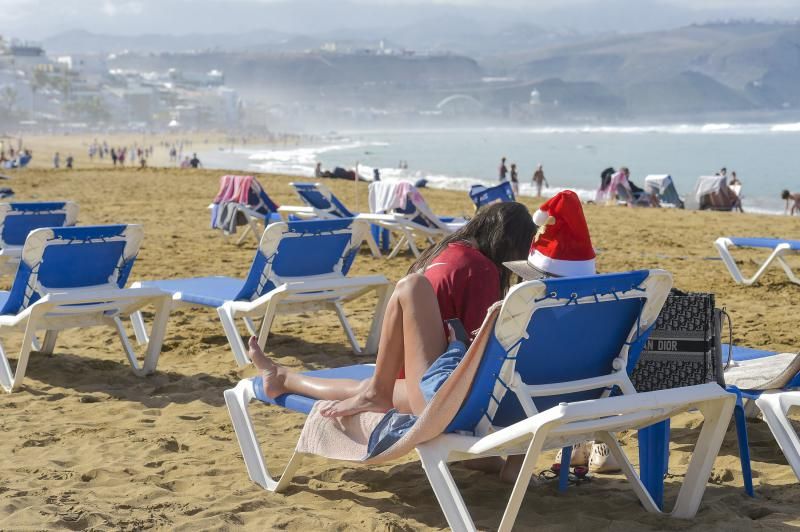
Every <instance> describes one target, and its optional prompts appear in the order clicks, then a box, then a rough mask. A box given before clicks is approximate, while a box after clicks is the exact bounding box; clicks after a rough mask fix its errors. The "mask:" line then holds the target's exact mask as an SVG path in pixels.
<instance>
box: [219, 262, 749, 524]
mask: <svg viewBox="0 0 800 532" xmlns="http://www.w3.org/2000/svg"><path fill="white" fill-rule="evenodd" d="M671 285H672V280H671V277H670V275H669V274H668V273H666V272H663V271H659V270H653V271H637V272H630V273H624V274H609V275H598V276H591V277H582V278H581V277H576V278H570V279H566V278H565V279H552V280H550V279H548V280H544V281H529V282H525V283H522V284H519V285H516V286H515V287H513V288H512V289H511V291H510V292H509V294H508V295H507V297H506V298H505V301H504V302H503V305H502V308H501V310H500V312H499V316H498V318H497V320H496V322H495V323H494V325H493V326H492V325H491V323H492V322H491V321H488V322H487V323H488V324H489V325H486V326H488V327H493V329H492V331H491V337H490V338H489V341H488V344H487V346H486V348H485V351H484V353H483V355H482V361H481V363H480V366H479V368H478V372H477V374H476V376H475V379H474V381H473V382H472V385H471V388H470V391H469V394H468V395H467V397H466V399H465V400H464V402H463V403H462V405H461V408H460V410H459V412H458V414H457V415H456V417H455V418H454V419H453V420H452V421H451V422H450V425H449V427H448V429H447V430H446V431H445V433H443V434H441V435H440V436H438V437H436V438H434V439H432V440H429V441H427V442H425V443H423V444H421V445H418V446H417V447H416V450H417V452H418V454H419V456H420V458H421V460H422V466H423V468H424V469H425V473H426V475H427V476H428V480H429V481H430V484H431V487H432V488H433V491H434V493H435V494H436V498H437V500H438V501H439V504H440V506H441V508H442V511H443V512H444V514H445V517H446V518H447V522H448V524H449V526H450V527H451V528H452V529H453V530H475V524H474V523H473V521H472V517H471V516H470V512H469V510H468V508H467V506H466V504H465V502H464V500H463V499H462V497H461V495H460V493H459V491H458V487H457V485H456V484H455V482H454V481H453V478H452V476H451V474H450V470H449V468H448V462H451V461H458V460H467V459H471V458H478V457H482V456H498V455H501V456H502V455H524V456H525V458H524V462H523V465H522V472H521V473H520V475H519V478H518V479H517V482H516V484H515V486H514V488H513V490H512V491H511V495H510V497H509V502H508V506H507V507H506V510H505V514H504V515H503V519H502V522H501V523H500V527H499V529H500V530H510V529H511V528H512V526H513V524H514V521H515V519H516V516H517V513H518V510H519V508H520V505H521V504H522V500H523V497H524V496H525V492H526V489H527V487H528V483H529V482H530V479H531V475H532V473H533V471H534V468H535V466H536V462H537V459H538V458H539V456H540V454H541V452H542V451H545V450H548V449H557V448H564V447H567V446H570V445H572V444H574V443H577V442H581V441H585V440H597V441H602V442H604V443H606V444H607V445H608V446H609V448H610V449H611V453H612V454H613V455H614V457H615V458H616V459H617V461H618V462H619V463H620V465H621V467H622V471H623V473H624V474H625V475H626V477H627V478H628V480H629V481H630V482H631V484H632V487H633V490H634V492H635V493H636V495H637V496H638V497H639V499H640V501H641V503H642V504H643V506H644V508H645V509H646V510H647V511H649V512H660V510H659V508H658V506H657V504H656V503H655V501H654V500H653V499H652V497H651V496H650V494H649V493H648V491H647V489H646V488H645V486H644V485H643V483H642V481H641V480H640V478H639V476H638V475H637V474H636V472H635V471H634V468H633V466H632V465H631V463H630V462H629V461H628V459H627V457H626V456H625V454H624V453H623V451H622V449H621V448H620V446H619V444H618V443H617V439H616V437H615V433H616V432H618V431H622V430H628V429H639V428H643V427H647V426H650V425H652V424H654V423H658V422H660V421H662V420H665V419H668V418H670V417H671V416H674V415H676V414H678V413H681V412H686V411H688V410H691V409H697V410H698V411H700V413H701V414H702V415H703V416H704V419H705V421H704V423H703V426H702V430H701V432H700V435H699V438H698V441H697V444H696V446H695V451H694V455H693V457H692V460H691V463H690V464H689V468H688V471H687V474H686V476H685V478H684V484H683V486H682V488H681V490H680V492H679V494H678V497H677V501H676V503H675V506H674V509H673V510H672V512H671V515H672V516H673V517H682V518H690V517H692V516H694V515H695V513H696V512H697V509H698V507H699V505H700V501H701V498H702V495H703V492H704V490H705V487H706V483H707V481H708V477H709V473H710V471H711V468H712V466H713V463H714V459H715V457H716V455H717V452H718V451H719V448H720V445H721V444H722V440H723V437H724V435H725V431H726V428H727V426H728V423H729V421H730V416H731V412H732V410H733V405H734V401H735V397H734V395H733V394H729V393H726V392H725V391H724V390H723V389H722V388H720V387H719V386H718V385H716V384H705V385H701V386H691V387H685V388H679V389H672V390H662V391H655V392H647V393H636V390H635V389H634V387H633V385H632V384H631V381H630V379H629V378H628V368H631V367H632V366H633V364H635V362H636V360H635V359H636V358H638V353H639V352H640V351H641V348H642V345H643V343H644V342H645V341H646V339H647V336H648V335H649V331H650V330H651V328H652V325H653V324H654V323H655V320H656V317H657V316H658V313H659V311H660V309H661V307H662V305H663V303H664V300H665V299H666V297H667V293H668V292H669V288H670V287H671ZM577 332H580V334H576V333H577ZM372 371H373V368H372V367H371V366H350V367H346V368H339V369H337V370H324V371H319V372H313V373H314V374H315V375H317V376H321V377H331V378H341V377H346V378H354V379H364V378H368V377H369V376H370V375H371V374H372ZM615 387H616V389H617V390H619V391H621V392H622V395H618V396H614V397H612V396H611V391H612V389H615ZM256 399H258V400H260V401H262V402H264V403H274V404H278V405H281V406H283V407H285V408H289V409H292V410H296V411H298V412H308V411H309V410H310V409H311V406H312V405H313V402H314V401H313V400H311V399H309V398H307V397H303V396H298V395H284V396H281V397H278V398H277V399H276V400H271V399H269V398H267V397H265V395H264V393H263V388H262V385H261V380H260V378H254V379H245V380H242V381H240V382H239V384H238V385H237V386H236V387H235V388H233V389H231V390H227V391H226V392H225V401H226V404H227V406H228V410H229V413H230V416H231V420H232V422H233V426H234V429H235V431H236V436H237V439H238V441H239V445H240V448H241V450H242V455H243V458H244V461H245V465H246V466H247V471H248V474H249V475H250V478H251V479H252V480H253V481H255V482H256V483H258V484H259V485H261V486H262V487H264V488H265V489H268V490H270V491H282V490H283V489H285V488H286V487H287V486H288V485H289V483H290V481H291V478H292V476H293V475H294V473H295V471H296V470H297V468H298V467H299V466H300V465H301V461H302V459H303V456H304V455H303V454H301V453H299V452H295V454H294V455H293V456H292V458H291V459H290V461H289V463H288V465H287V466H286V469H285V470H284V472H283V474H282V475H281V476H280V477H279V478H273V477H272V476H271V474H270V472H269V471H268V470H267V468H266V466H265V458H264V457H263V454H262V451H261V448H260V445H259V440H258V438H257V437H256V435H255V432H254V429H253V423H252V421H251V419H250V417H249V414H248V407H249V403H250V402H251V401H253V400H256ZM423 415H424V414H423ZM373 435H374V434H373ZM564 454H565V455H567V456H568V455H569V452H567V453H564Z"/></svg>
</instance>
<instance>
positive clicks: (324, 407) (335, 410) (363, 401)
mask: <svg viewBox="0 0 800 532" xmlns="http://www.w3.org/2000/svg"><path fill="white" fill-rule="evenodd" d="M392 406H393V405H392V398H391V396H390V397H388V398H384V397H381V396H380V395H379V394H376V393H375V392H373V391H372V390H368V389H367V390H363V391H361V392H359V393H357V394H356V395H354V396H353V397H350V398H348V399H343V400H341V401H324V402H321V403H320V406H319V413H320V414H322V416H323V417H344V416H352V415H354V414H358V413H360V412H381V413H383V412H387V411H389V410H390V409H391V408H392Z"/></svg>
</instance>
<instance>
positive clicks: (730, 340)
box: [719, 307, 733, 369]
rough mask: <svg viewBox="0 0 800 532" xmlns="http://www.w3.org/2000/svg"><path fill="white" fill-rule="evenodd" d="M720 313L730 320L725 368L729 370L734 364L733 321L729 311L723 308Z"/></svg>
mask: <svg viewBox="0 0 800 532" xmlns="http://www.w3.org/2000/svg"><path fill="white" fill-rule="evenodd" d="M719 312H720V314H722V315H723V316H725V318H726V319H727V320H728V361H727V362H725V368H724V369H728V367H729V366H730V365H731V362H733V320H731V315H730V314H728V311H727V310H725V307H722V308H721V309H720V311H719ZM721 326H722V324H721V323H720V327H721ZM720 332H722V331H720Z"/></svg>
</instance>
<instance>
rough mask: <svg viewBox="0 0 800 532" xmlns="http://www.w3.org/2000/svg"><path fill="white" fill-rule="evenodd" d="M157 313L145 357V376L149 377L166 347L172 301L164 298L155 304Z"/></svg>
mask: <svg viewBox="0 0 800 532" xmlns="http://www.w3.org/2000/svg"><path fill="white" fill-rule="evenodd" d="M155 307H156V312H155V315H154V316H153V326H152V328H151V329H150V339H149V340H148V342H147V348H146V350H145V355H144V366H143V370H144V373H145V375H149V374H151V373H153V372H154V371H155V370H156V366H157V365H158V357H159V356H160V355H161V347H162V346H163V345H164V338H165V336H166V334H167V323H168V322H169V313H170V311H171V310H172V299H171V298H164V299H162V300H161V301H159V302H157V303H156V304H155Z"/></svg>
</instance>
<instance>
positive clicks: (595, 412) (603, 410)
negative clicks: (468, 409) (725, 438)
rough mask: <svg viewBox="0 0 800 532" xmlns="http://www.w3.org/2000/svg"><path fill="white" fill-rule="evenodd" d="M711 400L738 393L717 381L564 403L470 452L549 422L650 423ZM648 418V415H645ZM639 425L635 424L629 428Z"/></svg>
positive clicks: (499, 433) (733, 398)
mask: <svg viewBox="0 0 800 532" xmlns="http://www.w3.org/2000/svg"><path fill="white" fill-rule="evenodd" d="M710 401H712V402H713V401H721V402H731V403H734V402H735V401H736V396H735V395H734V394H732V393H728V392H726V391H725V390H724V389H723V388H722V387H720V386H719V385H718V384H715V383H709V384H701V385H697V386H686V387H682V388H673V389H669V390H659V391H655V392H643V393H636V394H630V395H620V396H616V397H606V398H603V399H596V400H593V401H579V402H575V403H562V404H560V405H558V406H555V407H553V408H550V409H548V410H546V411H544V412H542V413H540V414H536V415H535V416H532V417H529V418H527V419H523V420H522V421H519V422H517V423H515V424H513V425H511V426H508V427H505V428H503V429H500V430H498V431H497V432H494V433H492V434H489V435H487V436H484V437H483V438H481V439H480V440H478V441H477V442H475V443H474V444H473V445H472V446H470V448H469V449H468V450H467V452H469V453H473V454H481V453H485V452H487V451H490V450H492V449H495V448H497V447H502V446H504V445H506V444H508V443H511V442H514V441H516V440H519V439H521V438H525V437H529V436H530V435H531V434H534V433H535V432H537V431H538V430H540V429H541V428H542V427H544V426H545V425H548V424H551V425H564V424H567V423H580V422H587V421H590V420H601V421H605V422H613V421H614V418H618V417H619V418H623V417H624V416H634V417H637V418H638V417H642V416H637V414H642V415H643V414H646V413H647V412H651V413H652V414H653V415H652V416H651V417H652V420H648V421H646V422H645V423H646V424H652V423H657V422H658V421H661V420H663V419H665V418H667V417H671V415H672V414H674V413H677V412H683V411H687V410H691V409H693V408H697V407H698V405H700V404H702V403H706V402H710ZM645 417H646V416H645ZM628 428H635V427H628ZM591 430H592V427H591V426H589V423H584V424H583V425H582V426H581V430H579V431H578V432H583V431H586V432H591Z"/></svg>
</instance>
